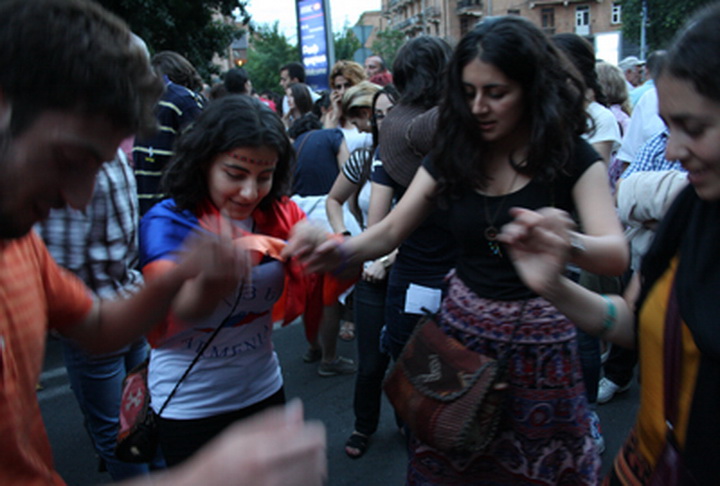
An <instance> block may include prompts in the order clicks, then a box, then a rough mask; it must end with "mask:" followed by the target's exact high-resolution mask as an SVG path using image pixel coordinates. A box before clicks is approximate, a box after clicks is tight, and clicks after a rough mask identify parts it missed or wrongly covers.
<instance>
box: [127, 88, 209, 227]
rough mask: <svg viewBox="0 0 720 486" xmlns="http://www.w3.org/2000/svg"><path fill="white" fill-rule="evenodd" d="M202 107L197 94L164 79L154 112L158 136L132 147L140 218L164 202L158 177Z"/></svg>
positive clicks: (202, 101)
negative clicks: (157, 125)
mask: <svg viewBox="0 0 720 486" xmlns="http://www.w3.org/2000/svg"><path fill="white" fill-rule="evenodd" d="M203 106H204V100H203V99H202V97H201V96H200V95H199V94H197V93H195V92H193V91H191V90H189V89H187V88H186V87H184V86H181V85H179V84H175V83H173V82H172V81H170V80H169V79H168V78H167V76H165V94H164V95H163V97H162V99H161V100H160V101H159V102H158V105H157V107H156V108H155V114H156V116H157V119H158V124H159V128H158V132H157V134H155V136H153V137H150V138H147V139H140V138H137V139H135V145H134V147H133V165H134V167H135V178H136V180H137V195H138V199H139V200H140V215H141V216H142V215H143V214H145V213H146V212H148V210H149V209H150V208H151V207H153V205H155V203H157V202H158V201H160V200H161V199H163V198H164V195H163V194H162V193H161V192H160V188H159V186H160V177H161V176H162V173H163V169H164V168H165V166H166V165H167V163H168V162H169V161H170V157H171V156H172V155H173V145H174V143H175V139H176V138H177V137H178V135H180V133H181V132H182V130H183V128H185V127H186V126H187V125H188V124H189V123H190V122H192V121H193V120H194V119H195V118H196V117H197V116H198V115H199V114H200V112H201V111H202V109H203Z"/></svg>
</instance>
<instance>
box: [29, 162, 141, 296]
mask: <svg viewBox="0 0 720 486" xmlns="http://www.w3.org/2000/svg"><path fill="white" fill-rule="evenodd" d="M136 191H137V188H136V184H135V177H134V175H133V172H132V169H131V168H130V166H129V165H128V163H127V160H126V158H125V155H124V154H123V153H122V152H121V151H118V155H117V156H116V157H115V160H113V161H111V162H106V163H104V164H103V165H102V167H101V168H100V171H99V173H98V175H97V179H96V182H95V191H94V193H93V197H92V201H91V202H90V204H89V205H88V207H87V208H86V209H85V210H84V211H78V210H76V209H72V208H70V207H68V208H64V209H54V210H52V211H51V212H50V217H49V218H48V219H47V220H46V221H43V222H42V223H39V224H37V225H36V230H37V232H38V233H39V234H40V236H41V237H42V239H43V240H44V241H45V244H46V245H47V247H48V250H49V251H50V254H51V255H52V256H53V258H54V259H55V260H56V261H57V262H58V263H59V264H60V266H62V267H64V268H67V269H68V270H70V271H71V272H73V273H75V274H76V275H77V276H78V277H80V278H81V279H82V280H83V281H84V282H85V283H86V284H87V286H88V287H89V288H90V289H91V290H93V291H94V292H95V293H96V294H97V295H98V296H99V297H100V298H103V299H113V298H115V297H118V296H122V297H127V296H128V295H130V294H133V293H135V292H136V291H137V290H138V288H139V287H140V286H141V285H142V283H143V279H142V274H141V273H140V271H139V270H138V269H137V263H138V242H137V241H138V235H137V228H138V202H137V192H136Z"/></svg>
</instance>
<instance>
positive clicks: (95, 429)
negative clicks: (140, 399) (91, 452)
mask: <svg viewBox="0 0 720 486" xmlns="http://www.w3.org/2000/svg"><path fill="white" fill-rule="evenodd" d="M63 348H64V359H65V366H66V368H67V372H68V378H69V379H70V386H71V388H72V390H73V393H74V394H75V398H76V399H77V401H78V405H79V406H80V410H81V411H82V413H83V416H84V419H85V428H86V429H87V431H88V434H89V435H90V440H91V441H92V443H93V446H94V448H95V450H96V451H97V453H98V455H99V456H100V457H101V458H102V459H103V460H104V461H105V464H106V466H107V470H108V472H109V473H110V476H111V477H112V478H113V480H116V481H117V480H121V479H126V478H130V477H134V476H137V475H140V474H147V472H148V470H149V467H148V465H147V464H130V463H126V462H122V461H119V460H118V459H116V458H115V452H114V451H115V443H116V439H117V430H118V417H119V410H120V396H121V394H122V380H123V378H124V377H125V375H126V374H127V372H128V371H129V370H130V369H131V367H133V366H135V365H137V364H138V363H141V362H142V361H143V360H144V359H145V358H146V357H147V353H148V346H147V342H146V341H145V340H141V341H138V342H136V343H134V344H133V345H131V346H130V347H129V349H127V350H126V351H125V352H124V353H116V354H112V355H104V356H89V355H88V354H87V353H85V352H84V351H82V350H80V349H78V348H77V347H76V346H74V345H73V344H71V343H69V342H66V341H64V342H63Z"/></svg>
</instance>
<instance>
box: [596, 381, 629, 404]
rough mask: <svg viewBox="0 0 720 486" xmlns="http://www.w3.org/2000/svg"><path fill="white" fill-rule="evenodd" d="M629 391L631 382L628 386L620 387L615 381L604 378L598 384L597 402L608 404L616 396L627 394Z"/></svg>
mask: <svg viewBox="0 0 720 486" xmlns="http://www.w3.org/2000/svg"><path fill="white" fill-rule="evenodd" d="M629 389H630V383H629V382H628V384H627V385H624V386H620V385H618V384H617V383H615V382H614V381H612V380H609V379H607V378H604V377H603V378H602V379H601V380H600V382H599V383H598V394H597V402H598V403H607V402H609V401H610V400H612V398H613V397H614V396H615V395H616V394H618V393H623V392H626V391H628V390H629Z"/></svg>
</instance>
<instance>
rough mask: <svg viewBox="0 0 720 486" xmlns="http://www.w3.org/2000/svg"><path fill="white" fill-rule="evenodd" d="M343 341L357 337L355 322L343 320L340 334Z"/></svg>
mask: <svg viewBox="0 0 720 486" xmlns="http://www.w3.org/2000/svg"><path fill="white" fill-rule="evenodd" d="M338 336H339V337H340V339H342V340H343V341H352V340H353V339H355V323H354V322H350V321H343V323H342V326H340V334H339V335H338Z"/></svg>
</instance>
